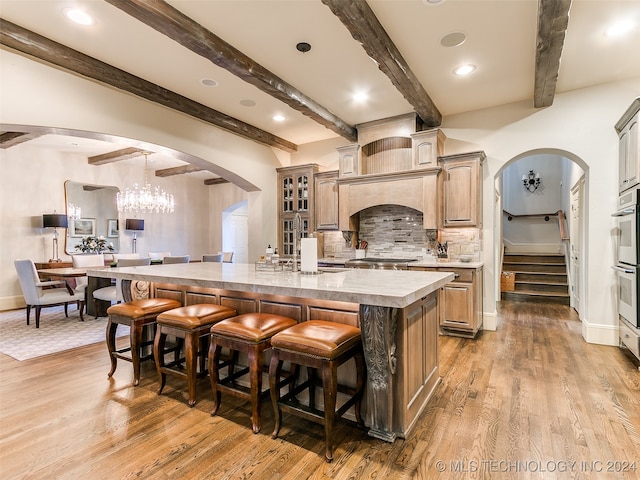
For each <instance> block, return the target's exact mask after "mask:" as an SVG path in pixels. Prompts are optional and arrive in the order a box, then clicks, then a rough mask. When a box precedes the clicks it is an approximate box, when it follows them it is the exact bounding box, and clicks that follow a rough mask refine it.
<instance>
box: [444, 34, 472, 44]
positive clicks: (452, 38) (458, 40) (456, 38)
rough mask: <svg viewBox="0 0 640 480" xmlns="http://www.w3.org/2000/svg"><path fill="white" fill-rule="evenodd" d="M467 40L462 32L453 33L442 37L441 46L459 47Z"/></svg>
mask: <svg viewBox="0 0 640 480" xmlns="http://www.w3.org/2000/svg"><path fill="white" fill-rule="evenodd" d="M466 39H467V36H466V35H465V34H464V33H462V32H451V33H447V34H446V35H445V36H444V37H442V39H441V40H440V45H442V46H443V47H457V46H458V45H462V44H463V43H464V41H465V40H466Z"/></svg>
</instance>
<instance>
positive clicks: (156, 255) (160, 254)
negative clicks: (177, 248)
mask: <svg viewBox="0 0 640 480" xmlns="http://www.w3.org/2000/svg"><path fill="white" fill-rule="evenodd" d="M148 256H149V258H151V261H152V262H153V261H154V260H162V259H164V257H170V256H171V252H149V255H148Z"/></svg>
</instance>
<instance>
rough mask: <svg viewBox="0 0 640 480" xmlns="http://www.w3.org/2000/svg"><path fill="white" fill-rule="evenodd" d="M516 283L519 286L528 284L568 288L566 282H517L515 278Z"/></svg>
mask: <svg viewBox="0 0 640 480" xmlns="http://www.w3.org/2000/svg"><path fill="white" fill-rule="evenodd" d="M516 283H519V284H522V285H524V284H528V285H553V286H555V287H557V286H566V287H568V286H569V283H568V282H551V281H549V282H537V281H535V280H518V279H517V278H516Z"/></svg>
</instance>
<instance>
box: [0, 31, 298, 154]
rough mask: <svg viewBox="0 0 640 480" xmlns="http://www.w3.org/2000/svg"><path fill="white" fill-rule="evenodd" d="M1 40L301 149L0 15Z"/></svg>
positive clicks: (254, 136)
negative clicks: (1, 17)
mask: <svg viewBox="0 0 640 480" xmlns="http://www.w3.org/2000/svg"><path fill="white" fill-rule="evenodd" d="M0 44H2V45H5V46H7V47H10V48H13V49H14V50H17V51H19V52H22V53H25V54H27V55H30V56H32V57H35V58H37V59H39V60H42V61H45V62H47V63H50V64H52V65H57V66H58V67H62V68H64V69H67V70H69V71H71V72H74V73H77V74H79V75H82V76H84V77H87V78H92V79H94V80H98V81H99V82H102V83H105V84H107V85H111V86H113V87H115V88H118V89H120V90H124V91H127V92H129V93H133V94H134V95H137V96H139V97H142V98H145V99H147V100H149V101H152V102H154V103H158V104H160V105H163V106H165V107H168V108H171V109H173V110H176V111H179V112H182V113H185V114H187V115H189V116H191V117H195V118H197V119H199V120H202V121H203V122H207V123H209V124H212V125H215V126H217V127H220V128H222V129H224V130H227V131H229V132H232V133H234V134H236V135H239V136H241V137H244V138H247V139H249V140H253V141H254V142H258V143H261V144H263V145H267V146H270V147H275V148H278V149H280V150H284V151H285V152H289V153H293V152H296V151H297V150H298V147H297V145H295V144H294V143H291V142H289V141H287V140H285V139H283V138H279V137H277V136H275V135H273V134H271V133H269V132H265V131H264V130H261V129H259V128H257V127H254V126H253V125H249V124H248V123H244V122H242V121H241V120H238V119H236V118H233V117H230V116H229V115H225V114H224V113H222V112H218V111H217V110H214V109H212V108H209V107H207V106H205V105H202V104H201V103H198V102H195V101H193V100H191V99H189V98H186V97H183V96H182V95H179V94H177V93H175V92H172V91H170V90H167V89H166V88H163V87H161V86H159V85H156V84H154V83H151V82H148V81H146V80H144V79H142V78H140V77H136V76H135V75H132V74H130V73H128V72H125V71H123V70H120V69H119V68H116V67H114V66H112V65H109V64H107V63H104V62H102V61H100V60H97V59H95V58H93V57H90V56H88V55H85V54H84V53H81V52H78V51H77V50H73V49H71V48H69V47H66V46H65V45H62V44H60V43H57V42H54V41H53V40H50V39H48V38H46V37H43V36H42V35H38V34H37V33H34V32H32V31H30V30H27V29H25V28H23V27H20V26H19V25H15V24H13V23H11V22H8V21H6V20H4V19H0Z"/></svg>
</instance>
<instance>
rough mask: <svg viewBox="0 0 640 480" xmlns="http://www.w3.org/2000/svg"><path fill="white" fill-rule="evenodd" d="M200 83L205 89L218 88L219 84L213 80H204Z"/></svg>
mask: <svg viewBox="0 0 640 480" xmlns="http://www.w3.org/2000/svg"><path fill="white" fill-rule="evenodd" d="M200 83H201V84H202V85H204V86H205V87H217V86H218V82H216V81H215V80H214V79H213V78H203V79H202V80H200Z"/></svg>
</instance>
